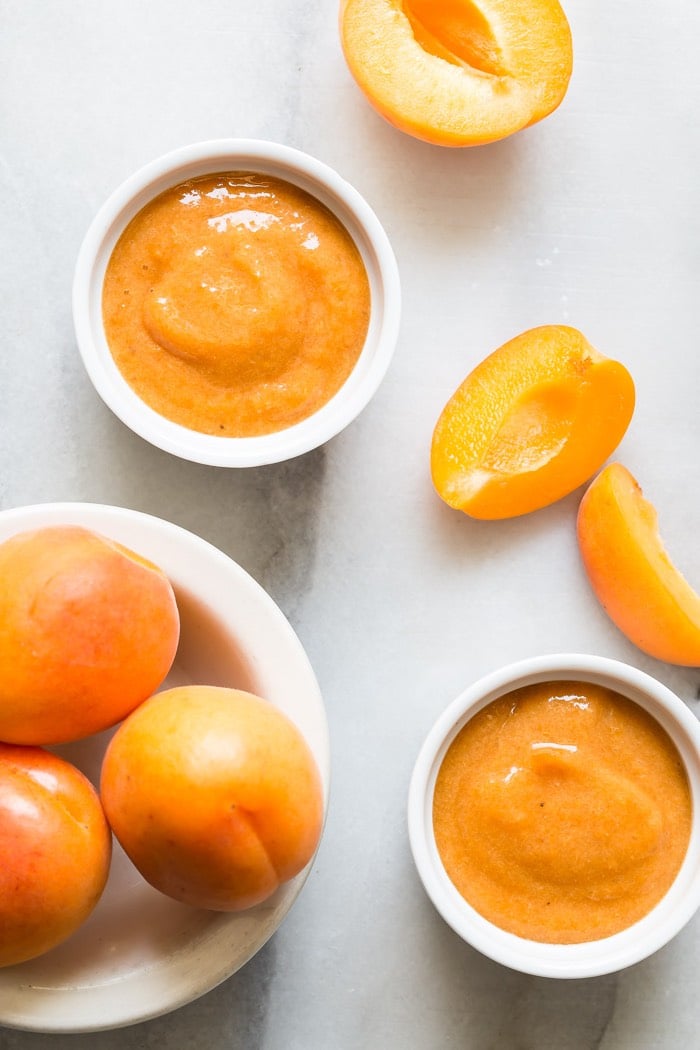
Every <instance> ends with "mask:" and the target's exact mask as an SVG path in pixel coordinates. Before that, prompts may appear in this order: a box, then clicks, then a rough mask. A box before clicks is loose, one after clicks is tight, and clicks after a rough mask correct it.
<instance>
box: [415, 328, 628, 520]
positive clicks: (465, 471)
mask: <svg viewBox="0 0 700 1050" xmlns="http://www.w3.org/2000/svg"><path fill="white" fill-rule="evenodd" d="M634 396H635V395H634V383H633V381H632V377H631V376H630V374H629V372H628V371H627V369H626V368H625V367H624V365H622V364H620V363H619V362H617V361H613V360H611V359H610V358H606V357H604V356H603V355H602V354H600V353H599V352H598V351H597V350H595V349H594V348H593V347H592V346H591V345H590V343H589V342H588V341H587V340H586V339H585V337H584V336H583V335H582V334H581V333H580V332H579V331H577V330H576V329H575V328H569V327H567V326H564V325H545V326H542V327H540V328H533V329H530V330H529V331H527V332H524V333H523V334H522V335H519V336H517V337H516V338H515V339H511V340H510V341H509V342H508V343H505V344H504V345H503V346H501V347H499V349H498V350H495V351H494V352H493V353H492V354H490V355H489V356H488V357H487V358H485V359H484V360H483V361H482V362H481V363H480V364H479V365H477V367H476V368H475V369H474V370H473V371H472V372H470V374H469V375H468V376H467V378H466V379H465V380H464V382H463V383H462V384H461V385H460V387H459V388H458V389H457V391H456V392H455V393H454V394H453V395H452V397H451V398H450V400H449V401H448V403H447V404H446V406H445V408H444V409H443V411H442V413H441V415H440V417H439V419H438V422H437V424H436V426H435V430H434V432H433V440H432V447H431V473H432V478H433V483H434V485H435V488H436V490H437V492H438V494H439V495H440V496H441V498H442V499H443V500H444V501H445V502H446V503H448V504H449V505H450V506H451V507H454V508H456V509H457V510H461V511H463V512H464V513H465V514H468V515H470V516H471V517H474V518H483V519H496V518H509V517H516V516H518V515H520V514H526V513H529V512H530V511H533V510H538V509H539V508H541V507H545V506H547V505H548V504H550V503H554V502H555V501H556V500H558V499H561V498H562V497H563V496H566V495H568V493H570V492H573V490H574V489H576V488H578V486H579V485H582V484H583V483H584V482H585V481H587V480H588V479H589V478H590V477H591V476H592V475H593V474H594V473H595V472H596V470H598V469H599V467H600V466H601V464H602V463H603V462H604V461H605V460H606V459H607V458H608V456H609V455H611V453H612V452H613V451H614V450H615V448H616V447H617V445H618V444H619V442H620V441H621V440H622V437H623V435H624V433H625V431H626V429H627V427H628V425H629V422H630V419H631V417H632V412H633V410H634Z"/></svg>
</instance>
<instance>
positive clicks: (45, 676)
mask: <svg viewBox="0 0 700 1050" xmlns="http://www.w3.org/2000/svg"><path fill="white" fill-rule="evenodd" d="M0 580H2V587H1V588H0V667H1V668H2V674H0V739H1V740H6V741H9V742H11V743H15V744H55V743H62V742H64V741H68V740H77V739H79V738H80V737H84V736H88V735H89V734H91V733H96V732H98V731H99V730H102V729H105V728H107V726H111V725H114V723H115V722H118V721H119V720H120V719H122V718H124V716H125V715H126V714H128V713H129V711H131V710H132V709H133V708H134V707H136V705H137V704H139V703H141V701H142V700H145V699H146V697H148V696H150V695H151V693H152V692H153V691H154V690H155V689H156V688H157V687H158V686H159V685H160V683H161V682H162V681H163V679H164V678H165V676H166V674H167V673H168V671H169V669H170V666H171V664H172V661H173V658H174V656H175V650H176V648H177V643H178V637H179V629H180V620H179V614H178V610H177V605H176V602H175V596H174V593H173V589H172V587H171V585H170V582H169V581H168V579H167V577H166V576H165V574H164V573H163V572H162V571H161V570H160V569H159V568H157V567H156V566H155V565H152V564H151V563H150V562H148V561H146V560H145V559H143V558H141V557H139V556H138V555H137V554H134V553H133V552H132V551H129V550H127V549H126V548H125V547H122V546H121V545H120V544H118V543H114V542H113V541H112V540H110V539H107V538H106V537H104V536H99V535H97V534H96V533H94V532H91V531H90V530H88V529H85V528H82V527H78V526H50V527H46V528H42V529H37V530H35V531H31V532H23V533H19V534H18V535H16V536H13V537H11V538H10V539H9V540H6V541H5V542H4V543H2V544H0Z"/></svg>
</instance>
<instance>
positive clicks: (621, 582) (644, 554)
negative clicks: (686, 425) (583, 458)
mask: <svg viewBox="0 0 700 1050" xmlns="http://www.w3.org/2000/svg"><path fill="white" fill-rule="evenodd" d="M577 533H578V542H579V548H580V550H581V556H582V558H583V564H584V566H585V569H586V572H587V574H588V579H589V580H590V582H591V586H592V587H593V590H594V591H595V594H596V596H597V598H598V600H599V601H600V603H601V605H602V606H603V608H604V609H605V611H606V612H607V614H608V616H609V617H610V619H611V620H612V621H613V623H614V624H615V625H616V626H617V627H619V629H620V630H621V631H622V633H623V634H625V635H626V636H627V637H628V638H629V640H630V641H631V642H633V643H634V644H635V645H636V646H637V647H638V648H639V649H642V650H643V651H644V652H645V653H648V654H649V655H650V656H654V657H656V659H657V660H665V661H666V662H667V663H672V664H681V665H684V666H687V667H700V595H698V594H697V593H696V592H695V591H694V590H693V588H692V587H691V586H690V584H689V583H688V582H687V580H686V579H685V578H684V577H683V576H682V574H681V573H680V572H679V571H678V569H677V568H676V567H675V566H674V565H673V563H672V562H671V559H670V558H669V556H668V554H667V552H666V549H665V547H664V544H663V541H662V539H661V536H660V535H659V527H658V517H657V513H656V510H655V508H654V507H653V506H652V504H651V503H649V502H648V500H646V499H645V498H644V495H643V493H642V490H641V488H640V487H639V485H638V484H637V481H636V480H635V478H634V477H633V476H632V475H631V474H630V472H629V471H628V470H627V468H626V467H623V466H622V464H621V463H611V464H610V465H609V466H607V467H606V468H605V469H604V470H602V471H601V472H600V474H599V475H598V477H597V478H595V480H594V481H593V482H591V484H590V485H589V487H588V489H587V491H586V494H585V495H584V497H583V500H582V501H581V506H580V508H579V513H578V522H577Z"/></svg>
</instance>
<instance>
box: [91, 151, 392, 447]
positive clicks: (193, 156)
mask: <svg viewBox="0 0 700 1050" xmlns="http://www.w3.org/2000/svg"><path fill="white" fill-rule="evenodd" d="M221 171H255V172H261V173H263V174H266V175H272V176H276V177H277V178H280V179H285V180H286V181H287V182H291V183H293V184H294V185H295V186H299V187H301V189H303V190H306V192H307V193H310V194H311V195H312V196H314V197H316V198H317V200H319V201H321V203H322V204H325V205H326V207H327V208H329V209H330V210H331V211H332V212H333V213H334V214H335V215H336V217H337V218H338V219H339V220H340V222H341V223H342V224H343V226H345V228H346V229H347V230H348V232H349V233H350V236H351V237H352V238H353V240H354V242H355V244H356V245H357V248H358V250H359V252H360V254H361V256H362V259H363V262H364V264H365V268H366V270H367V275H368V278H369V285H370V297H371V305H370V323H369V329H368V332H367V338H366V340H365V344H364V347H363V350H362V353H361V354H360V357H359V359H358V361H357V364H356V365H355V367H354V369H353V371H352V372H351V374H350V376H349V377H348V379H347V380H346V381H345V383H344V384H343V386H342V387H341V389H340V390H339V391H338V392H337V394H335V395H334V397H332V398H331V400H330V401H329V402H327V404H325V405H324V406H323V407H322V408H320V409H319V410H318V411H317V412H315V413H314V414H313V415H312V416H310V417H309V418H307V419H304V420H302V421H301V422H299V423H295V424H294V425H293V426H290V427H287V428H286V429H285V430H281V431H278V432H276V433H273V434H264V435H261V436H258V437H245V438H234V437H217V436H215V435H210V434H201V433H198V432H196V431H193V430H190V429H188V428H187V427H183V426H181V425H179V424H178V423H173V422H172V421H170V420H168V419H165V418H164V417H163V416H161V415H159V414H158V413H157V412H155V411H154V410H153V409H152V408H150V407H149V406H148V405H146V404H145V403H144V402H143V401H142V400H141V399H140V398H139V397H138V395H137V394H136V393H135V392H134V391H133V390H132V389H131V387H130V386H129V384H128V383H127V382H126V380H125V379H124V378H123V376H122V375H121V373H120V371H119V369H118V368H117V366H116V364H115V363H114V360H113V359H112V355H111V354H110V351H109V347H108V345H107V340H106V337H105V333H104V326H103V323H102V285H103V281H104V275H105V270H106V268H107V263H108V262H109V258H110V256H111V254H112V251H113V249H114V246H115V245H116V243H117V241H118V239H119V237H120V236H121V234H122V232H123V230H124V228H125V227H126V226H127V225H128V223H129V222H130V221H131V220H132V219H133V218H134V216H135V215H136V214H137V213H138V212H139V211H140V210H141V209H142V208H143V207H144V206H145V205H146V204H147V203H148V202H149V201H150V200H152V199H153V198H154V197H156V196H158V194H160V193H162V192H163V191H164V190H166V189H168V188H169V187H171V186H174V185H177V184H178V183H179V182H182V181H184V180H185V179H189V178H195V177H197V176H200V175H206V174H212V173H215V172H221ZM400 312H401V291H400V283H399V275H398V268H397V265H396V259H395V257H394V253H393V250H392V248H391V245H390V243H389V240H388V238H387V235H386V233H385V232H384V229H383V227H382V225H381V223H380V222H379V220H378V219H377V216H376V215H375V213H374V212H373V211H372V209H371V208H370V206H369V205H368V204H367V202H366V201H365V200H364V198H363V197H362V196H361V195H360V194H359V193H358V192H357V190H355V189H354V188H353V187H352V186H351V185H350V184H349V183H348V182H346V181H345V179H343V178H342V177H341V176H340V175H339V174H338V173H337V172H335V171H334V170H333V169H332V168H330V167H328V165H327V164H324V163H322V162H321V161H319V160H316V159H315V158H314V157H311V156H309V155H308V154H306V153H303V152H301V151H300V150H297V149H293V148H291V147H290V146H283V145H279V144H278V143H274V142H265V141H258V140H256V139H217V140H213V141H209V142H199V143H194V144H193V145H189V146H184V147H182V148H181V149H177V150H174V151H173V152H172V153H167V154H165V155H164V156H162V157H159V158H158V159H157V160H154V161H152V162H151V163H150V164H147V165H146V166H145V167H143V168H141V169H140V170H139V171H137V172H136V173H135V174H134V175H132V176H131V177H130V178H128V179H127V180H126V181H125V182H123V183H122V185H121V186H119V187H118V189H116V190H115V191H114V193H112V195H111V196H110V197H109V198H108V200H107V201H106V202H105V204H104V205H103V206H102V207H101V208H100V210H99V211H98V213H97V215H96V216H95V218H94V219H93V221H92V223H91V225H90V227H89V229H88V231H87V233H86V235H85V238H84V240H83V243H82V246H81V248H80V252H79V254H78V260H77V263H76V268H75V276H74V280H73V320H74V325H75V333H76V338H77V342H78V347H79V350H80V353H81V355H82V358H83V362H84V364H85V368H86V369H87V372H88V375H89V376H90V379H91V380H92V383H93V385H94V387H95V389H96V390H97V392H98V394H99V395H100V397H101V398H102V399H103V401H104V402H105V403H106V404H107V405H108V406H109V407H110V408H111V409H112V411H113V412H114V413H115V415H117V416H118V417H119V418H120V419H121V420H122V422H123V423H125V424H126V425H127V426H128V427H130V428H131V429H132V430H133V431H135V433H137V434H139V435H140V436H141V437H142V438H145V440H146V441H150V442H151V444H153V445H156V446H157V447H158V448H161V449H164V450H165V451H166V452H171V453H173V454H174V455H176V456H180V457H181V458H183V459H188V460H193V461H194V462H196V463H207V464H211V465H213V466H220V467H254V466H259V465H261V464H264V463H277V462H280V461H281V460H286V459H291V458H293V457H294V456H298V455H301V454H302V453H303V452H308V451H309V450H310V449H313V448H317V447H318V446H319V445H322V444H323V443H324V442H325V441H328V440H329V438H331V437H334V436H335V435H336V434H338V433H339V432H340V431H341V430H342V429H343V428H344V427H346V426H347V425H348V424H349V423H350V422H352V420H353V419H355V417H356V416H357V415H358V414H359V413H360V412H361V411H362V409H363V408H364V407H365V406H366V404H367V402H368V401H369V400H370V398H371V397H372V395H373V394H374V393H375V391H376V390H377V387H378V386H379V384H380V382H381V380H382V378H383V377H384V374H385V372H386V370H387V368H388V366H389V362H390V360H391V357H392V354H393V352H394V347H395V345H396V340H397V337H398V330H399V318H400Z"/></svg>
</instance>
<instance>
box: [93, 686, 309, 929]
mask: <svg viewBox="0 0 700 1050" xmlns="http://www.w3.org/2000/svg"><path fill="white" fill-rule="evenodd" d="M100 790H101V796H102V802H103V805H104V808H105V812H106V814H107V819H108V820H109V822H110V824H111V826H112V829H113V831H114V833H115V835H116V836H117V838H118V840H119V842H120V843H121V845H122V846H123V848H124V850H125V852H126V853H127V855H128V856H129V857H130V858H131V860H132V862H133V863H134V865H135V866H136V868H138V870H139V871H140V873H141V874H142V875H143V877H144V878H145V879H146V880H147V881H148V882H150V883H151V885H153V886H155V887H156V889H159V890H161V891H162V892H163V893H165V894H167V895H168V896H170V897H174V898H176V899H177V900H180V901H183V902H184V903H186V904H190V905H193V906H195V907H200V908H210V909H213V910H215V911H239V910H242V909H244V908H249V907H251V906H252V905H255V904H259V903H260V902H261V901H264V900H265V899H266V898H267V897H269V896H270V895H271V894H272V893H274V891H275V890H276V889H277V887H278V886H279V885H280V884H281V883H283V882H286V881H287V880H288V879H291V878H292V877H293V876H294V875H296V874H297V873H298V872H300V871H301V870H302V868H304V867H305V866H306V864H307V863H308V862H309V861H310V860H311V857H312V856H313V854H314V851H315V849H316V846H317V844H318V841H319V837H320V834H321V827H322V822H323V794H322V788H321V781H320V776H319V772H318V769H317V767H316V764H315V761H314V759H313V756H312V754H311V751H310V749H309V747H308V745H307V744H306V742H305V740H304V738H303V736H302V735H301V733H300V732H299V730H298V729H297V728H296V726H295V725H294V724H293V723H292V722H290V721H289V719H288V718H287V717H286V716H285V715H283V714H282V712H281V711H279V710H278V709H277V708H276V707H274V706H273V705H272V704H271V703H269V702H268V701H266V700H263V699H261V698H260V697H257V696H253V695H252V694H251V693H245V692H242V691H240V690H235V689H226V688H221V687H215V686H182V687H179V688H177V689H170V690H166V691H164V692H162V693H158V694H157V695H156V696H154V697H152V698H151V699H150V700H147V701H146V703H145V704H142V705H141V706H140V707H139V708H138V709H137V710H136V711H134V712H133V714H131V715H130V716H129V717H128V718H127V719H126V721H125V722H124V723H123V725H121V726H120V727H119V729H118V730H117V732H116V734H115V736H114V737H113V738H112V740H111V742H110V744H109V746H108V748H107V752H106V754H105V758H104V762H103V767H102V778H101V787H100Z"/></svg>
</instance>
